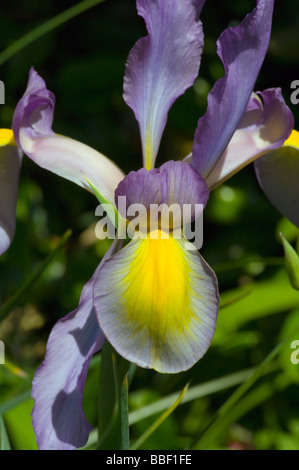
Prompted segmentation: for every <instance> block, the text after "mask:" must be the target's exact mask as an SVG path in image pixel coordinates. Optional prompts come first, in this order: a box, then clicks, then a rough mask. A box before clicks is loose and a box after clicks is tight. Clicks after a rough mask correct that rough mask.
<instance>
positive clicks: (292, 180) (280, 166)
mask: <svg viewBox="0 0 299 470" xmlns="http://www.w3.org/2000/svg"><path fill="white" fill-rule="evenodd" d="M254 166H255V172H256V176H257V179H258V182H259V184H260V186H261V188H262V190H263V191H264V193H265V194H266V196H267V197H268V199H269V201H270V202H271V203H272V204H273V206H274V207H276V209H277V210H278V211H279V212H280V213H281V214H282V215H283V216H285V217H287V218H288V219H289V220H290V221H291V222H292V223H293V224H295V225H296V226H297V227H299V185H298V179H299V132H298V131H296V130H293V131H292V133H291V135H290V137H289V138H288V139H287V140H286V141H285V143H284V145H283V146H282V147H280V148H279V149H276V150H272V151H271V152H268V153H266V154H265V155H263V156H262V157H261V158H259V159H258V160H256V161H255V162H254Z"/></svg>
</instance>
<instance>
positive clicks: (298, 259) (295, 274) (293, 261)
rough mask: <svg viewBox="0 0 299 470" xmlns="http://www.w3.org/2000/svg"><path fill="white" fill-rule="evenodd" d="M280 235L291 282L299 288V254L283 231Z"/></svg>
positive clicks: (295, 287) (294, 286)
mask: <svg viewBox="0 0 299 470" xmlns="http://www.w3.org/2000/svg"><path fill="white" fill-rule="evenodd" d="M280 237H281V239H282V244H283V249H284V259H285V265H286V270H287V273H288V276H289V280H290V284H291V286H292V287H293V288H294V289H296V290H299V256H298V254H297V252H296V251H295V250H294V248H293V247H292V245H290V243H289V242H288V241H287V239H286V238H285V237H284V235H283V234H282V233H280Z"/></svg>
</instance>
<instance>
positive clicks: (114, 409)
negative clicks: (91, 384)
mask: <svg viewBox="0 0 299 470" xmlns="http://www.w3.org/2000/svg"><path fill="white" fill-rule="evenodd" d="M101 355H102V359H101V370H100V389H99V411H98V446H97V448H98V449H109V448H111V449H112V448H115V449H118V448H119V445H120V443H119V444H118V443H117V442H113V441H114V429H115V427H116V428H118V430H119V429H120V422H119V421H120V420H119V419H118V417H119V407H120V403H119V392H118V383H117V370H116V358H115V356H114V354H113V348H112V347H111V345H110V344H109V343H108V341H106V342H105V344H104V347H103V349H102V353H101ZM119 434H120V433H119ZM116 439H117V436H116ZM117 440H119V439H117ZM110 446H112V447H110ZM113 446H115V447H113Z"/></svg>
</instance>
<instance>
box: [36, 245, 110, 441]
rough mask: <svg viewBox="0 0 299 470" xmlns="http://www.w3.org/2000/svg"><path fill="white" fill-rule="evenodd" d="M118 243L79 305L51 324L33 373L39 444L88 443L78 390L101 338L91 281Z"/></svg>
mask: <svg viewBox="0 0 299 470" xmlns="http://www.w3.org/2000/svg"><path fill="white" fill-rule="evenodd" d="M117 244H118V241H117V240H116V241H115V242H114V243H113V244H112V245H111V247H110V249H109V250H108V252H107V253H106V255H105V257H104V259H103V260H102V262H101V264H100V265H99V266H98V268H97V269H96V271H95V273H94V275H93V276H92V278H91V279H90V280H89V281H88V282H87V283H86V284H85V286H84V288H83V291H82V294H81V298H80V303H79V306H78V308H77V309H76V310H74V311H73V312H70V313H69V314H68V315H67V316H66V317H65V318H63V319H61V320H59V321H58V322H57V323H56V325H55V326H54V328H53V330H52V332H51V334H50V337H49V340H48V345H47V352H46V357H45V360H44V362H43V364H42V365H41V366H40V367H39V369H38V370H37V371H36V373H35V376H34V379H33V388H32V397H33V398H34V401H35V405H34V409H33V413H32V417H33V427H34V431H35V434H36V439H37V443H38V447H39V449H47V450H48V449H49V450H71V449H75V448H77V447H82V446H83V445H84V444H86V442H87V439H88V436H89V433H90V431H91V426H90V424H89V423H88V422H87V421H86V419H85V416H84V413H83V410H82V398H83V389H84V384H85V380H86V375H87V371H88V366H89V363H90V360H91V358H92V356H93V354H94V353H96V352H97V351H99V349H101V347H102V346H103V344H104V340H105V338H104V335H103V333H102V331H101V329H100V328H99V326H98V322H97V319H96V316H95V312H94V308H93V284H94V281H95V279H96V277H97V276H98V275H99V272H100V269H101V267H102V264H103V262H104V261H105V260H106V259H107V258H109V257H110V256H111V255H112V254H113V253H114V252H115V250H116V247H117Z"/></svg>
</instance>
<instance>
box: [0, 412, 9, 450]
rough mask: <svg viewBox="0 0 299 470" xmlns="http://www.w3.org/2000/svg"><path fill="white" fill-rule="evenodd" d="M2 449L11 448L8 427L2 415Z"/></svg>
mask: <svg viewBox="0 0 299 470" xmlns="http://www.w3.org/2000/svg"><path fill="white" fill-rule="evenodd" d="M0 450H11V447H10V442H9V439H8V435H7V431H6V427H5V424H4V421H3V418H2V416H1V415H0Z"/></svg>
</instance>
